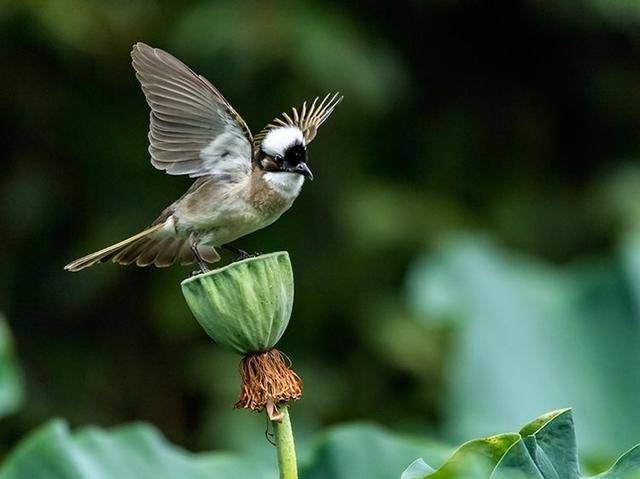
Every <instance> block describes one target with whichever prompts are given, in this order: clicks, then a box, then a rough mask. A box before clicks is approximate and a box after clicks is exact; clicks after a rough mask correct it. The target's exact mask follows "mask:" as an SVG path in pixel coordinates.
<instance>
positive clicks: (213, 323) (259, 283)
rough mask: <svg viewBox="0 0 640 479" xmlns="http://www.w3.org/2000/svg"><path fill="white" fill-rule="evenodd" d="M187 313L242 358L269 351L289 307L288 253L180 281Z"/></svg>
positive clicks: (286, 321)
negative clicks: (188, 311) (187, 306)
mask: <svg viewBox="0 0 640 479" xmlns="http://www.w3.org/2000/svg"><path fill="white" fill-rule="evenodd" d="M182 293H183V294H184V297H185V299H186V301H187V304H188V305H189V309H191V312H192V313H193V315H194V316H195V317H196V319H197V320H198V322H199V323H200V325H201V326H202V327H203V328H204V330H205V331H206V333H207V334H208V335H209V336H211V337H212V338H213V339H214V340H215V341H216V342H217V343H218V344H220V345H221V346H224V347H226V348H228V349H231V350H233V351H235V352H237V353H239V354H242V355H246V354H252V353H259V352H264V351H268V350H270V349H272V348H273V347H274V346H275V345H276V343H277V342H278V340H279V339H280V337H282V334H283V333H284V331H285V329H286V328H287V325H288V324H289V318H290V316H291V309H292V307H293V272H292V270H291V261H290V260H289V254H288V253H287V252H284V251H282V252H277V253H271V254H266V255H261V256H257V257H254V258H248V259H245V260H242V261H237V262H235V263H231V264H230V265H227V266H224V267H222V268H219V269H216V270H213V271H209V272H207V273H203V274H199V275H197V276H193V277H191V278H188V279H185V280H184V281H183V282H182Z"/></svg>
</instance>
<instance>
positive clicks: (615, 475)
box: [402, 409, 640, 479]
mask: <svg viewBox="0 0 640 479" xmlns="http://www.w3.org/2000/svg"><path fill="white" fill-rule="evenodd" d="M580 477H582V476H581V474H580V469H579V467H578V454H577V451H576V439H575V433H574V426H573V416H572V413H571V410H569V409H561V410H558V411H553V412H551V413H549V414H546V415H544V416H542V417H540V418H538V419H536V420H535V421H532V422H530V423H529V424H527V425H526V426H524V427H523V428H522V429H521V430H520V432H519V433H518V434H503V435H500V436H493V437H490V438H486V439H478V440H475V441H470V442H468V443H466V444H464V445H463V446H462V447H461V448H460V449H458V450H457V451H456V452H455V453H454V454H453V455H452V456H451V457H450V458H449V459H448V460H447V461H446V462H445V463H444V464H443V465H442V466H441V467H440V468H438V469H436V470H433V469H432V468H431V467H429V466H428V464H427V463H426V462H425V461H424V460H418V461H414V462H413V463H412V464H411V465H410V466H409V467H408V468H407V469H406V470H405V472H404V473H403V475H402V479H426V478H429V479H580ZM596 477H598V478H605V479H637V478H638V477H640V446H638V447H636V448H634V449H632V450H631V451H629V452H627V453H626V454H625V455H623V456H622V457H621V458H620V459H619V460H618V462H616V463H615V464H614V465H613V466H612V468H611V469H609V471H607V472H605V473H602V474H601V475H599V476H596Z"/></svg>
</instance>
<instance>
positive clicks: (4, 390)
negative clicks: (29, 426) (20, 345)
mask: <svg viewBox="0 0 640 479" xmlns="http://www.w3.org/2000/svg"><path fill="white" fill-rule="evenodd" d="M14 356H15V355H14V349H13V339H12V337H11V332H10V331H9V327H8V326H7V323H6V321H5V319H4V317H3V316H2V315H0V416H5V415H7V414H11V413H12V412H14V411H15V410H16V409H18V408H19V407H20V404H21V403H22V394H23V391H22V376H21V373H20V370H19V368H18V365H17V363H16V360H15V357H14Z"/></svg>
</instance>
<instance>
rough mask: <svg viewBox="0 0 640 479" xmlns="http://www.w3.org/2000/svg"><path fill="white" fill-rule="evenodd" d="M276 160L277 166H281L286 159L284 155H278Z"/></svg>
mask: <svg viewBox="0 0 640 479" xmlns="http://www.w3.org/2000/svg"><path fill="white" fill-rule="evenodd" d="M274 160H275V161H276V164H278V165H281V164H282V162H283V161H284V158H283V156H282V155H276V156H275V158H274Z"/></svg>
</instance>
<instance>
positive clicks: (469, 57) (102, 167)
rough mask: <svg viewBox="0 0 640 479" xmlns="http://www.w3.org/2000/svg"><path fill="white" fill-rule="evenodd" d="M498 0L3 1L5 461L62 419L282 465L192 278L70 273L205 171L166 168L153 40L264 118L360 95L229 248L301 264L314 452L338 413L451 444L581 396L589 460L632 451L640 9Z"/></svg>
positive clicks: (299, 318)
mask: <svg viewBox="0 0 640 479" xmlns="http://www.w3.org/2000/svg"><path fill="white" fill-rule="evenodd" d="M497 3H498V4H499V5H496V4H495V3H494V2H474V1H453V0H424V1H413V2H394V3H391V2H389V3H382V2H378V3H373V2H372V3H369V4H360V3H358V2H351V3H345V2H335V1H331V0H323V1H319V0H317V1H313V2H304V3H302V2H287V1H260V2H235V1H222V2H214V1H211V2H193V1H169V0H158V1H142V0H132V1H124V0H119V1H98V0H87V1H84V0H56V1H50V2H44V1H35V0H33V1H18V0H15V1H11V0H9V1H4V2H1V3H0V127H1V129H0V131H1V133H0V135H1V138H2V153H3V158H2V165H3V167H2V174H1V175H0V231H1V234H0V309H1V310H2V312H3V313H4V315H5V316H6V320H7V324H8V327H9V328H10V330H11V331H12V335H13V342H12V344H13V348H14V349H15V351H16V356H17V358H18V361H19V364H20V370H21V376H20V377H21V378H22V379H21V380H22V384H23V385H24V390H23V394H22V400H20V397H19V396H20V394H19V393H14V392H8V391H5V393H6V394H5V396H8V401H9V403H11V404H13V409H14V412H13V414H11V415H8V416H7V417H5V418H3V419H2V422H1V423H0V441H1V446H2V453H6V451H7V450H8V449H9V448H10V447H11V446H12V445H13V444H14V443H15V442H16V441H17V439H18V438H20V437H21V436H22V435H24V434H25V433H26V432H27V431H29V430H31V429H33V428H34V427H36V426H38V425H39V424H41V423H43V422H44V421H46V420H47V419H49V418H51V417H54V416H60V417H64V418H67V419H68V420H69V421H70V423H71V424H72V425H73V426H79V425H85V424H98V425H102V426H110V425H114V424H120V423H123V422H127V421H132V420H143V421H149V422H152V423H153V424H155V425H156V426H158V427H159V428H160V429H161V431H162V432H163V433H164V434H165V435H167V436H168V437H169V439H170V440H171V441H173V442H175V443H177V444H179V445H182V446H185V447H187V448H189V449H191V450H196V451H201V450H210V449H232V450H241V451H250V452H251V453H252V454H257V455H265V456H266V457H269V458H271V455H272V454H273V451H272V450H271V449H270V448H268V447H266V442H265V439H264V435H263V433H264V429H265V419H264V417H263V416H259V415H254V414H250V413H247V412H238V411H233V410H231V408H230V406H231V405H232V404H233V402H234V400H235V398H236V394H237V392H238V391H237V389H238V384H239V380H238V376H237V373H236V368H237V362H238V358H237V357H236V356H234V355H231V354H229V353H226V352H224V351H222V350H220V349H219V348H217V347H215V346H214V345H212V344H211V342H210V341H209V340H208V339H207V337H206V336H205V334H204V333H203V331H202V330H201V329H200V328H199V326H198V325H197V323H196V322H195V320H194V319H193V318H192V317H191V315H190V313H189V311H188V310H187V307H186V305H185V303H184V301H183V299H182V296H181V293H180V290H179V287H178V285H179V283H180V281H181V280H182V279H183V278H184V277H185V276H187V275H189V274H190V272H191V269H189V268H181V267H173V268H171V269H164V270H149V269H147V270H142V269H137V268H133V267H132V268H122V267H117V266H114V265H110V264H107V265H100V266H97V267H95V268H92V269H90V270H87V271H84V272H82V273H80V274H70V273H66V272H64V271H63V270H62V267H63V266H64V264H66V263H67V262H68V261H69V260H71V259H74V258H76V257H78V256H80V255H82V254H85V253H88V252H91V251H93V250H96V249H99V248H101V247H103V246H105V245H107V244H111V243H113V242H115V241H118V240H120V239H122V238H123V237H126V236H128V235H130V234H132V233H134V232H136V231H137V230H139V229H140V228H141V227H143V226H144V225H146V224H147V223H148V222H150V221H151V220H153V219H154V218H155V216H156V215H157V214H158V213H159V212H160V211H161V210H162V208H164V207H165V206H166V205H168V204H169V203H170V202H171V201H173V200H174V199H175V198H176V197H178V196H179V195H180V194H182V192H183V191H184V190H185V189H186V188H187V187H188V185H189V183H190V182H189V180H188V179H187V178H181V177H170V176H167V175H164V174H162V173H161V172H159V171H155V170H154V169H153V168H152V167H151V165H150V164H149V161H148V155H147V151H146V148H147V139H146V132H147V121H148V108H147V106H146V104H145V101H144V98H143V95H142V93H141V92H140V89H139V85H138V83H137V81H136V79H135V77H134V75H133V72H132V69H131V67H130V59H129V51H130V48H131V45H132V44H133V43H134V42H137V41H145V42H147V43H149V44H151V45H153V46H157V47H161V48H163V49H166V50H168V51H170V52H172V53H173V54H174V55H176V56H178V57H179V58H181V59H182V60H183V61H185V62H186V63H187V64H189V65H190V66H191V67H192V68H193V69H195V70H196V71H198V72H199V73H201V74H203V75H204V76H206V77H207V78H208V79H210V80H211V81H212V82H213V83H214V84H216V85H217V86H218V87H219V88H220V90H221V91H222V92H223V93H224V94H225V96H226V97H227V98H228V99H229V100H230V101H231V103H232V104H233V105H234V106H235V107H236V109H237V110H238V111H239V112H240V113H241V114H242V115H243V116H244V118H245V119H246V121H247V122H248V124H249V125H250V126H251V127H252V128H253V129H254V131H256V130H257V129H259V128H261V127H262V126H263V124H265V123H266V122H268V121H269V120H270V119H271V118H273V117H274V116H275V115H276V114H278V113H279V112H281V111H282V110H284V109H286V108H289V107H290V106H293V105H297V104H299V103H301V102H302V100H304V99H308V98H312V97H314V96H316V95H318V94H323V93H325V92H327V91H334V90H340V91H341V92H343V93H344V95H345V100H344V102H343V103H342V104H341V105H340V107H339V108H338V109H337V110H336V112H335V114H334V115H333V117H332V118H331V119H330V121H329V122H328V123H327V124H326V125H325V126H323V128H322V130H321V132H320V134H319V135H318V138H317V140H316V141H315V142H314V143H313V145H312V148H311V152H310V154H311V159H310V164H311V166H312V169H313V171H314V173H315V175H316V181H314V182H313V183H309V184H307V185H305V187H304V191H303V194H302V195H301V197H300V198H299V199H298V200H297V202H296V203H295V205H294V207H293V208H292V209H291V210H290V212H288V213H287V214H286V215H285V216H283V217H282V218H281V219H280V221H278V222H277V223H276V224H275V225H273V226H272V227H270V228H268V229H266V230H264V231H261V232H259V233H256V234H254V235H252V236H250V237H247V238H245V239H243V240H241V243H240V244H241V245H242V246H243V247H244V248H245V249H247V250H249V251H253V250H259V251H263V252H267V251H274V250H282V249H286V250H288V251H289V252H290V254H291V257H292V261H293V265H294V272H295V276H296V303H295V309H294V314H293V318H292V321H291V324H290V327H289V329H288V331H287V334H286V335H285V337H284V339H283V340H282V342H281V347H282V349H283V350H284V351H286V352H287V353H288V354H289V355H290V356H291V358H292V359H293V361H294V363H295V368H296V370H297V371H298V372H299V373H300V374H301V375H302V376H303V377H304V379H305V380H306V382H305V396H304V398H303V400H302V401H301V402H300V403H299V404H298V405H296V407H295V409H294V414H295V422H296V432H297V438H298V442H299V444H300V448H301V450H302V453H303V454H304V450H305V448H308V444H309V443H310V438H312V437H314V436H315V435H316V434H317V433H318V432H320V431H322V430H324V429H325V428H326V427H328V426H331V425H334V424H340V423H345V422H352V421H372V422H376V423H378V424H381V425H383V426H385V427H387V428H389V429H390V430H393V431H395V432H397V433H403V434H416V435H420V436H424V437H430V438H434V439H435V440H437V441H441V442H442V443H443V444H456V443H458V442H460V441H463V440H466V439H470V438H472V437H475V436H481V435H488V434H495V433H499V432H504V431H509V430H516V429H517V428H518V427H519V426H520V425H521V424H523V423H524V422H526V421H527V420H529V419H532V418H533V417H535V416H537V415H539V414H542V413H543V412H545V411H548V410H551V409H556V408H560V407H565V406H573V407H574V408H575V415H576V420H577V425H578V445H579V448H580V450H581V451H582V452H583V453H584V456H583V457H585V458H586V459H587V462H591V463H599V462H600V461H604V462H606V461H607V460H609V459H611V458H612V457H614V455H616V454H617V453H620V452H621V451H622V450H624V449H626V448H628V447H630V446H631V445H632V444H633V443H634V442H638V440H640V408H638V400H639V397H640V348H639V345H640V236H639V235H638V232H639V227H640V164H639V161H638V160H639V154H640V136H639V133H640V62H639V59H640V37H638V28H639V27H640V4H639V3H638V2H637V1H635V0H617V1H607V0H568V1H563V2H557V1H552V0H518V1H509V2H497ZM227 259H228V258H227ZM8 341H9V339H8V338H6V339H5V342H6V344H9V343H8ZM8 374H9V375H11V374H13V373H12V372H10V373H8ZM0 397H2V395H0ZM18 403H20V405H19V407H18Z"/></svg>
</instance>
